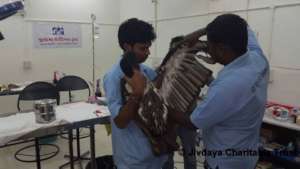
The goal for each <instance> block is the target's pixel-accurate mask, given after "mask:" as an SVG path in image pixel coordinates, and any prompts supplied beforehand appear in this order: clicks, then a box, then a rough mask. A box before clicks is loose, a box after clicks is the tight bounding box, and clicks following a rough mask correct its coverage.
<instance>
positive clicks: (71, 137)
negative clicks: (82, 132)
mask: <svg viewBox="0 0 300 169" xmlns="http://www.w3.org/2000/svg"><path fill="white" fill-rule="evenodd" d="M68 135H69V151H70V167H71V169H74V155H73V132H72V129H70V130H69V133H68Z"/></svg>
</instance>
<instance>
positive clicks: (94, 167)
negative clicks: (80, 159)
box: [90, 125, 97, 169]
mask: <svg viewBox="0 0 300 169" xmlns="http://www.w3.org/2000/svg"><path fill="white" fill-rule="evenodd" d="M90 144H91V169H97V163H96V160H95V126H94V125H92V126H90Z"/></svg>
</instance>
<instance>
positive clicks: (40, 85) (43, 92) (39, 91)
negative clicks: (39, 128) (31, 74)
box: [15, 82, 59, 162]
mask: <svg viewBox="0 0 300 169" xmlns="http://www.w3.org/2000/svg"><path fill="white" fill-rule="evenodd" d="M40 99H56V102H57V104H59V93H58V91H57V89H56V87H55V86H54V85H52V84H51V83H48V82H34V83H32V84H30V85H28V86H26V87H25V88H24V89H23V90H22V91H21V93H20V94H19V97H18V102H17V108H18V110H19V111H21V108H20V102H21V101H34V100H40ZM40 141H45V139H41V140H40ZM36 144H38V146H39V149H41V148H42V147H44V148H46V147H48V148H51V149H54V150H53V151H51V152H47V153H41V154H40V158H38V159H39V160H40V161H44V160H47V159H50V158H52V157H54V156H56V155H57V154H58V153H59V147H58V146H57V145H54V144H48V143H45V144H44V143H40V142H38V143H35V144H32V145H29V146H26V147H23V148H21V149H19V150H18V151H17V152H16V153H15V158H16V159H17V160H18V161H22V162H36V161H37V160H36V158H34V159H22V158H21V157H23V158H24V157H35V155H36V154H29V153H26V151H27V150H29V149H31V148H35V146H37V145H36ZM24 152H25V153H24Z"/></svg>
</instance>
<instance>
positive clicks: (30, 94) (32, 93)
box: [17, 82, 59, 111]
mask: <svg viewBox="0 0 300 169" xmlns="http://www.w3.org/2000/svg"><path fill="white" fill-rule="evenodd" d="M41 99H56V102H57V104H59V93H58V90H57V89H56V87H55V86H54V85H53V84H51V83H48V82H33V83H31V84H30V85H28V86H26V87H25V88H24V89H23V90H22V91H21V93H20V94H19V98H18V103H17V107H18V110H19V111H20V110H21V109H20V101H21V100H26V101H30V100H32V101H33V100H41Z"/></svg>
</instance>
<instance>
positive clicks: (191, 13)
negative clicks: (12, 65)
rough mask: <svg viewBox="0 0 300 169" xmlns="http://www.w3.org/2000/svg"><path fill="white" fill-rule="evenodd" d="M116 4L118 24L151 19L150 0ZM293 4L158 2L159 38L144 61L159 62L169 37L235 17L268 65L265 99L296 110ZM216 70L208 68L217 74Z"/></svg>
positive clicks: (298, 62) (263, 0)
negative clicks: (226, 15) (256, 42)
mask: <svg viewBox="0 0 300 169" xmlns="http://www.w3.org/2000/svg"><path fill="white" fill-rule="evenodd" d="M120 1H121V3H120V8H121V11H120V14H121V21H122V20H124V19H126V18H129V17H138V18H141V19H145V20H146V21H155V18H154V16H155V8H154V6H155V5H154V4H153V3H152V0H130V1H128V0H120ZM298 3H300V0H184V1H183V0H158V4H157V20H156V23H157V34H158V39H157V42H156V44H155V45H154V46H153V47H152V50H154V51H156V55H155V54H152V55H151V57H150V58H149V61H148V63H152V65H157V64H158V63H159V62H160V60H161V58H162V57H164V55H165V54H166V52H167V49H168V43H169V41H170V39H171V38H172V37H174V36H177V35H184V34H186V33H189V32H191V31H193V30H195V29H197V28H200V27H204V26H206V24H207V23H209V22H210V21H211V20H213V19H214V18H215V17H216V16H217V15H219V14H221V13H225V12H232V13H236V14H239V15H241V16H242V17H244V18H245V19H247V20H248V23H249V24H250V26H251V27H252V28H253V30H254V31H255V32H256V34H257V35H258V40H259V42H260V44H261V46H262V48H263V50H264V52H265V54H266V55H267V57H268V59H269V61H270V64H271V69H272V79H273V82H272V83H270V87H269V100H272V101H278V102H281V103H287V104H292V105H298V106H300V90H299V89H298V87H297V86H298V84H299V83H300V59H298V58H299V56H300V54H299V52H298V51H297V50H298V46H299V45H298V44H299V42H298V41H299V39H300V34H299V30H300V23H299V22H298V17H299V16H300V6H299V4H298ZM287 4H294V5H287ZM280 5H283V6H280ZM284 5H287V6H284ZM154 23H155V22H154ZM153 48H154V49H153ZM220 68H221V67H220V65H216V66H214V67H212V69H213V70H215V71H216V72H217V71H218V70H219V69H220Z"/></svg>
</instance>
